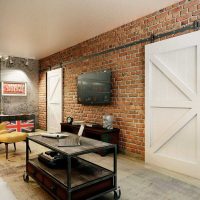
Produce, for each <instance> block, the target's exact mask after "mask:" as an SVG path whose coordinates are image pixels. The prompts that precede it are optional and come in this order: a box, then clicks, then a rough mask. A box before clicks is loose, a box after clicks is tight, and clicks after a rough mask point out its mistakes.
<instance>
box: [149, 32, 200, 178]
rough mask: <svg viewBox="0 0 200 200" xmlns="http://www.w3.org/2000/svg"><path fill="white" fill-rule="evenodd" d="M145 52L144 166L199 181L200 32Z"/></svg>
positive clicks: (174, 39)
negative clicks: (176, 173)
mask: <svg viewBox="0 0 200 200" xmlns="http://www.w3.org/2000/svg"><path fill="white" fill-rule="evenodd" d="M145 51H146V52H145V63H146V65H145V143H146V145H145V148H146V150H145V151H146V154H145V157H146V158H145V161H146V163H149V164H152V165H157V166H159V167H163V168H167V169H170V170H173V171H176V172H180V173H183V174H187V175H189V176H193V177H195V178H200V31H198V32H194V33H189V34H186V35H183V36H178V37H175V38H172V39H167V40H164V41H161V42H157V43H154V44H150V45H147V46H146V49H145Z"/></svg>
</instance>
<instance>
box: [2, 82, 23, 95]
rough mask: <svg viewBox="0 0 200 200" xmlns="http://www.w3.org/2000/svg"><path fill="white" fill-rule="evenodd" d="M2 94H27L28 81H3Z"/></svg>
mask: <svg viewBox="0 0 200 200" xmlns="http://www.w3.org/2000/svg"><path fill="white" fill-rule="evenodd" d="M1 94H2V95H3V96H26V95H27V84H26V82H11V81H4V82H1Z"/></svg>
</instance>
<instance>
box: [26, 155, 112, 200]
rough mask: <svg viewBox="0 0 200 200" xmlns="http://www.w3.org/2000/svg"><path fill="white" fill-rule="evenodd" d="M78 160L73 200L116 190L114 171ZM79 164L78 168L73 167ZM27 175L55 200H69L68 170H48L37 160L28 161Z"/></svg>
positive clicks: (72, 186)
mask: <svg viewBox="0 0 200 200" xmlns="http://www.w3.org/2000/svg"><path fill="white" fill-rule="evenodd" d="M76 160H77V161H78V162H75V163H74V164H73V162H72V174H71V182H72V184H71V188H72V193H71V197H72V199H73V200H80V199H81V200H84V199H87V198H91V197H93V196H95V195H98V194H100V193H104V192H106V191H110V190H114V189H115V188H114V174H113V172H112V171H110V170H107V169H105V168H102V167H100V166H98V165H95V164H93V163H90V162H88V161H86V160H83V159H81V158H76ZM77 163H78V166H73V165H77ZM66 167H67V163H66ZM27 173H28V175H29V176H31V177H32V178H33V179H35V180H36V181H37V182H38V183H39V184H40V185H41V186H42V187H43V188H44V189H45V190H46V191H47V192H48V193H50V194H51V195H52V196H53V197H54V198H55V199H58V200H68V192H69V191H68V187H67V173H66V169H51V168H48V167H47V166H45V165H44V164H42V163H41V162H40V161H38V159H37V158H35V159H32V160H29V161H28V163H27Z"/></svg>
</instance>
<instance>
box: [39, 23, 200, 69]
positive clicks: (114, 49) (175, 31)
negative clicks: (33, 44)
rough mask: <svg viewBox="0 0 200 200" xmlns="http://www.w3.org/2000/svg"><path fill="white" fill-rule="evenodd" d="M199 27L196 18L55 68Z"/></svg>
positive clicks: (63, 63) (60, 64)
mask: <svg viewBox="0 0 200 200" xmlns="http://www.w3.org/2000/svg"><path fill="white" fill-rule="evenodd" d="M199 29H200V21H198V20H196V21H194V22H193V23H192V24H189V25H187V26H183V27H181V28H179V29H176V30H172V31H169V32H166V33H161V34H158V35H155V34H151V36H150V37H149V38H144V39H140V40H137V41H134V42H131V43H127V44H123V45H120V46H117V47H113V48H111V49H107V50H104V51H101V52H98V53H93V54H89V55H87V56H80V57H79V58H76V59H74V60H72V61H65V62H61V63H59V65H56V66H55V67H53V68H54V69H56V68H60V67H64V66H66V65H68V64H71V63H75V62H80V61H83V60H87V59H91V58H93V57H97V56H101V55H104V54H107V53H110V52H113V51H117V50H120V49H124V48H128V47H131V46H135V45H138V44H141V43H147V42H151V43H153V42H155V40H157V39H160V38H163V37H167V36H170V35H176V34H177V33H183V32H185V31H187V30H194V31H198V30H199ZM43 71H48V69H45V70H40V72H43Z"/></svg>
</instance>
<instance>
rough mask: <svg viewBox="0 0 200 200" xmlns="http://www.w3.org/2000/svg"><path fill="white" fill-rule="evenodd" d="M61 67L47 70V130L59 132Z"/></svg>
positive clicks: (60, 117) (60, 119) (60, 120)
mask: <svg viewBox="0 0 200 200" xmlns="http://www.w3.org/2000/svg"><path fill="white" fill-rule="evenodd" d="M62 82H63V81H62V69H61V68H60V69H55V70H52V71H49V72H47V131H48V132H59V131H60V123H61V122H62V85H63V84H62Z"/></svg>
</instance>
